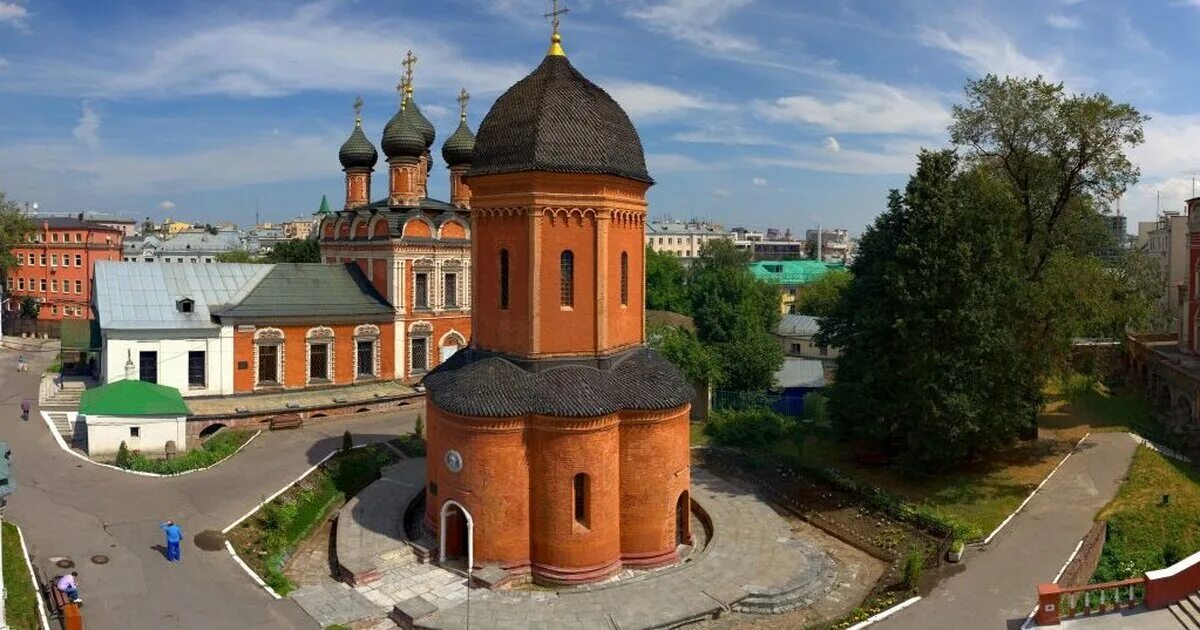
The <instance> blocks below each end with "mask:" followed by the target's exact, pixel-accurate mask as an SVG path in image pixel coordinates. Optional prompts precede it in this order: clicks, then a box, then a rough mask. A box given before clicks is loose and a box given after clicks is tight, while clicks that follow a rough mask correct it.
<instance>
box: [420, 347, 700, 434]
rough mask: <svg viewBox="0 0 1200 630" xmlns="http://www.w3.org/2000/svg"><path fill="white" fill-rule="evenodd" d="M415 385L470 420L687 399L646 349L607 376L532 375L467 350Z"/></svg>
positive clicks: (596, 371)
mask: <svg viewBox="0 0 1200 630" xmlns="http://www.w3.org/2000/svg"><path fill="white" fill-rule="evenodd" d="M422 383H423V384H424V385H425V387H426V389H427V390H428V391H429V395H430V398H431V399H432V400H433V403H434V404H435V405H437V406H438V408H439V409H442V410H444V411H448V412H450V413H454V414H459V415H464V416H473V417H476V418H511V417H514V416H522V415H525V414H530V413H533V414H538V415H543V416H552V417H559V418H588V417H595V416H603V415H608V414H611V413H616V412H618V411H621V410H625V409H631V410H640V411H657V410H664V409H673V408H675V407H679V406H680V405H683V404H686V403H688V402H690V401H691V400H692V396H693V394H694V392H693V391H692V388H691V386H690V385H688V383H687V381H686V380H684V377H683V375H682V374H681V373H680V372H679V370H677V369H675V366H674V365H672V364H671V363H670V362H669V361H667V360H666V359H665V358H663V356H662V355H660V354H658V353H657V352H655V351H653V350H651V349H649V348H641V349H638V350H633V351H631V352H630V353H629V354H627V355H626V356H625V357H623V358H621V359H620V360H619V361H618V362H617V364H616V365H614V366H612V367H611V368H608V369H601V368H597V367H592V366H588V365H570V364H568V365H560V366H556V367H552V368H549V369H545V370H542V371H540V372H529V371H526V370H525V369H523V368H521V367H519V366H517V365H516V364H514V363H512V362H511V361H509V360H507V359H505V358H503V357H501V356H489V355H486V354H484V353H481V352H479V351H477V350H475V349H473V348H468V349H466V350H462V351H459V352H456V353H455V354H454V356H452V357H450V359H448V360H446V361H445V362H443V363H442V364H440V365H438V367H436V368H434V370H433V371H431V372H430V373H429V374H427V375H426V376H425V378H424V379H423V380H422Z"/></svg>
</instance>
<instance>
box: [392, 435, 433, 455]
mask: <svg viewBox="0 0 1200 630" xmlns="http://www.w3.org/2000/svg"><path fill="white" fill-rule="evenodd" d="M388 442H389V443H391V444H392V446H395V447H396V448H398V449H400V452H401V453H404V454H405V455H407V456H409V457H425V440H423V439H421V438H420V436H417V435H412V434H409V435H401V436H400V437H398V438H393V439H391V440H388Z"/></svg>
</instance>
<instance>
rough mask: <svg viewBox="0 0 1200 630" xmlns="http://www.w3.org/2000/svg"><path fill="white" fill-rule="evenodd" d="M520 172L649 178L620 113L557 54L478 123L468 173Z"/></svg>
mask: <svg viewBox="0 0 1200 630" xmlns="http://www.w3.org/2000/svg"><path fill="white" fill-rule="evenodd" d="M520 171H556V172H561V173H596V174H604V175H619V176H621V177H628V178H631V179H636V180H641V181H644V182H650V183H653V181H654V180H653V179H651V178H650V174H649V173H647V172H646V157H645V155H644V153H643V152H642V141H641V139H640V138H639V137H638V133H637V130H636V129H634V127H633V123H632V122H630V121H629V116H628V115H626V114H625V110H623V109H621V106H620V105H618V104H617V102H616V101H614V100H613V99H612V97H611V96H609V95H608V93H606V92H605V91H604V90H602V89H600V88H599V87H598V86H597V85H596V84H594V83H592V82H591V81H588V80H587V78H586V77H584V76H583V75H582V74H580V73H579V71H578V70H576V69H575V68H574V67H572V66H571V62H570V61H567V58H566V57H564V56H560V55H547V56H546V58H545V59H544V60H542V64H541V65H540V66H538V67H537V69H536V70H534V71H533V73H532V74H530V75H529V76H527V77H525V78H524V79H521V80H520V81H518V82H517V84H516V85H514V86H512V87H511V88H509V89H508V91H507V92H505V93H504V94H503V95H502V96H501V97H500V98H499V99H498V100H497V101H496V104H495V105H493V106H492V109H491V111H489V112H488V114H487V116H486V117H485V118H484V119H483V122H482V123H481V124H480V125H479V134H478V135H477V136H476V138H475V153H474V156H473V158H472V165H471V170H470V171H468V172H467V176H468V177H472V176H476V175H491V174H495V173H515V172H520Z"/></svg>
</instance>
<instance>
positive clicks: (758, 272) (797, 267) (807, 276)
mask: <svg viewBox="0 0 1200 630" xmlns="http://www.w3.org/2000/svg"><path fill="white" fill-rule="evenodd" d="M845 268H846V265H845V264H844V263H827V262H821V261H819V260H756V261H754V262H752V263H750V273H752V274H754V277H755V278H758V279H759V280H766V281H767V282H774V283H775V284H784V285H788V284H808V283H809V282H813V281H814V280H816V279H817V278H820V277H821V276H823V275H825V274H827V273H829V272H830V271H834V270H843V269H845Z"/></svg>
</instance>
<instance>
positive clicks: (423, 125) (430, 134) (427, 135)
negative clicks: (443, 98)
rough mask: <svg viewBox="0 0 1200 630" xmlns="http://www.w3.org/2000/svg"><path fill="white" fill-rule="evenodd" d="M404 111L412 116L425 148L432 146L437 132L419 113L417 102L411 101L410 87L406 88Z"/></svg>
mask: <svg viewBox="0 0 1200 630" xmlns="http://www.w3.org/2000/svg"><path fill="white" fill-rule="evenodd" d="M404 111H405V112H406V113H407V114H408V115H410V116H412V119H413V125H415V126H416V128H417V131H419V132H421V138H422V139H423V140H424V142H425V148H426V149H428V148H429V147H431V146H433V141H434V140H435V139H436V138H437V130H435V129H434V128H433V123H431V122H429V119H428V118H426V117H425V114H422V113H421V108H420V107H417V101H416V100H415V99H413V96H412V87H409V88H408V104H407V105H406V106H405V107H404Z"/></svg>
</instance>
